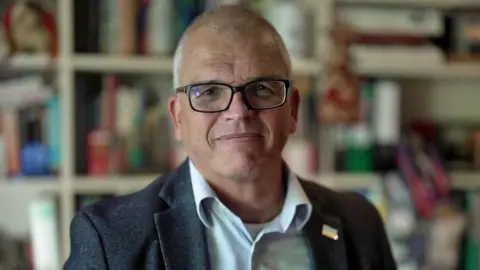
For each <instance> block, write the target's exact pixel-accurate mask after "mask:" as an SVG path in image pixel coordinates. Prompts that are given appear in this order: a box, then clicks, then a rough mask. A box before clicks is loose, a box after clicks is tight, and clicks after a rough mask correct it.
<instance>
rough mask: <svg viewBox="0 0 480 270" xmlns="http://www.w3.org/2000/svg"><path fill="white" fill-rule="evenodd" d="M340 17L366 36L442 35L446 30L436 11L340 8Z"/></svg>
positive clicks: (370, 7) (369, 7) (376, 7)
mask: <svg viewBox="0 0 480 270" xmlns="http://www.w3.org/2000/svg"><path fill="white" fill-rule="evenodd" d="M338 16H339V18H340V19H341V20H342V21H344V22H345V23H347V24H348V25H350V26H351V27H353V28H355V29H356V30H357V31H359V32H361V33H365V34H389V35H391V34H393V35H399V34H401V35H413V36H441V35H443V34H444V31H445V29H444V24H443V14H442V12H441V11H440V10H437V9H429V8H424V9H419V8H399V7H382V6H356V5H351V6H350V5H349V6H342V7H340V8H339V9H338ZM379 22H381V23H379Z"/></svg>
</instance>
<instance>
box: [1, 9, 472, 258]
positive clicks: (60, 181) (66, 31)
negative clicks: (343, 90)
mask: <svg viewBox="0 0 480 270" xmlns="http://www.w3.org/2000/svg"><path fill="white" fill-rule="evenodd" d="M73 1H74V0H59V1H57V3H58V7H57V21H58V29H59V45H60V53H59V55H58V57H57V58H56V59H54V60H52V59H50V58H49V57H47V56H26V55H19V56H14V57H13V58H11V59H10V60H9V62H8V68H9V69H13V70H50V69H53V70H55V71H56V74H57V80H58V86H59V87H58V88H59V91H60V98H61V99H62V108H61V110H62V123H61V127H62V130H61V134H62V136H61V138H62V141H61V149H62V168H61V170H60V173H59V176H58V177H57V178H39V179H33V180H31V181H21V179H19V180H18V181H10V182H6V181H1V180H0V189H2V190H8V191H11V192H17V191H19V190H30V191H37V192H39V193H45V192H46V193H55V194H57V195H58V196H59V201H60V205H59V209H60V212H61V213H60V228H61V241H62V243H61V248H62V259H66V258H67V256H68V254H69V240H70V239H69V225H70V222H71V220H72V217H73V216H74V214H75V212H74V211H75V195H77V194H86V195H98V194H104V193H111V194H123V193H129V192H132V191H136V190H139V189H142V188H143V187H145V186H146V185H148V184H149V183H150V182H152V181H153V180H154V179H155V178H157V177H158V175H143V176H111V177H107V178H102V177H85V176H76V175H75V169H74V164H75V156H74V146H73V145H74V141H75V131H74V126H73V123H72V122H73V121H72V119H74V105H75V101H74V91H75V89H74V74H75V72H77V71H88V72H106V73H107V72H115V73H128V74H171V72H172V70H171V69H172V59H171V58H167V57H164V58H152V57H140V56H138V57H128V58H127V57H119V56H103V55H94V54H75V53H74V52H73V51H72V48H73V46H72V42H73V21H72V20H73V18H72V17H73V16H71V14H73V10H72V9H73V8H72V6H73V3H72V2H73ZM306 2H308V4H309V5H311V7H312V10H314V11H315V13H316V14H318V16H317V17H318V19H317V20H316V22H315V32H316V33H317V36H316V43H317V44H318V46H317V48H316V49H315V51H316V52H315V54H314V55H315V57H313V58H311V59H293V60H292V64H293V69H294V73H295V74H296V75H303V76H312V77H318V78H319V80H321V75H322V68H323V64H322V63H323V60H324V58H325V56H326V55H327V54H328V42H329V40H328V37H327V35H326V32H327V31H326V29H328V27H329V25H331V23H332V15H331V11H332V10H334V8H335V4H354V3H366V4H388V5H390V4H392V5H409V6H430V7H431V6H434V7H437V8H452V7H464V6H473V5H477V6H479V7H480V4H479V3H480V2H478V1H477V0H470V1H469V0H457V1H455V0H438V1H437V0H423V1H419V0H322V1H315V0H311V1H306ZM356 70H357V72H358V74H360V75H365V76H386V77H395V78H407V79H411V78H414V79H435V78H450V79H478V78H479V77H480V65H479V64H445V65H441V66H438V65H433V64H432V65H429V64H428V63H427V64H425V65H423V66H418V67H413V68H412V67H411V66H408V67H407V66H401V65H395V63H393V64H392V63H385V62H382V61H367V62H360V63H357V64H356ZM328 144H329V142H328V141H325V142H324V140H323V139H322V145H328ZM322 149H326V150H323V153H321V154H322V157H321V160H322V164H321V165H320V167H321V168H322V171H326V173H324V174H321V175H315V176H307V178H309V179H310V180H312V181H315V182H318V183H322V184H324V185H326V186H329V187H332V188H334V189H337V190H356V189H369V188H371V187H372V185H373V183H374V180H375V179H377V177H378V175H375V174H361V175H350V174H335V173H329V172H330V171H332V169H331V168H329V167H331V166H330V165H328V164H331V159H332V154H331V152H329V151H328V147H325V148H322ZM325 164H327V165H325ZM323 168H327V169H326V170H323ZM479 179H480V174H477V173H461V172H458V173H453V174H452V175H451V180H452V187H453V188H454V189H462V190H478V189H480V181H478V180H479Z"/></svg>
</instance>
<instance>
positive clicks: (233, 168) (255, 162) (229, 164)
mask: <svg viewBox="0 0 480 270" xmlns="http://www.w3.org/2000/svg"><path fill="white" fill-rule="evenodd" d="M236 156H237V155H236V154H233V155H232V157H231V158H226V159H224V160H223V161H222V162H219V163H218V165H217V171H218V172H219V173H220V174H221V175H222V176H223V177H225V178H229V179H238V180H242V179H248V178H252V177H254V176H255V174H256V173H257V171H259V170H260V166H261V164H260V159H256V158H252V157H249V158H247V157H245V158H239V157H236Z"/></svg>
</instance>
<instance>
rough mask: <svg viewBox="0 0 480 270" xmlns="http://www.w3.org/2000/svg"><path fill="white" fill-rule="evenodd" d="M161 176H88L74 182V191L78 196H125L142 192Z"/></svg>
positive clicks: (78, 178)
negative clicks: (109, 194) (108, 194)
mask: <svg viewBox="0 0 480 270" xmlns="http://www.w3.org/2000/svg"><path fill="white" fill-rule="evenodd" d="M158 177H159V175H139V176H137V175H132V176H108V177H97V176H86V177H77V178H75V180H74V184H73V186H74V190H75V192H76V193H77V194H82V195H95V194H106V193H111V194H124V193H130V192H135V191H138V190H141V189H143V188H145V187H146V186H148V185H149V184H150V183H151V182H153V181H155V179H157V178H158Z"/></svg>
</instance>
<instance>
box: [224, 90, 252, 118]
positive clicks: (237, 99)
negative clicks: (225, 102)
mask: <svg viewBox="0 0 480 270" xmlns="http://www.w3.org/2000/svg"><path fill="white" fill-rule="evenodd" d="M252 114H253V110H249V109H248V106H247V104H245V100H244V99H243V96H242V94H241V93H239V92H237V93H235V94H234V95H233V98H232V102H231V103H230V106H229V107H228V109H227V110H226V111H225V112H224V113H223V116H224V117H225V118H226V119H227V120H242V119H248V118H250V117H252Z"/></svg>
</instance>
